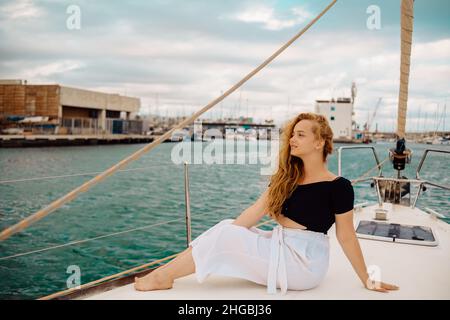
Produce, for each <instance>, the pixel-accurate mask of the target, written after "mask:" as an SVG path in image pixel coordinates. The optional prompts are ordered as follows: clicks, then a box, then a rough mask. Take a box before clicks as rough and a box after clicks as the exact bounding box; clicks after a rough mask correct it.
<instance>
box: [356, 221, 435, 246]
mask: <svg viewBox="0 0 450 320" xmlns="http://www.w3.org/2000/svg"><path fill="white" fill-rule="evenodd" d="M356 233H357V235H358V237H360V238H365V239H374V240H382V241H389V242H400V243H410V244H418V245H424V246H437V240H436V237H435V235H434V233H433V230H432V229H431V228H430V227H426V226H414V225H406V224H398V223H389V222H379V221H368V220H361V221H360V222H359V224H358V227H357V228H356Z"/></svg>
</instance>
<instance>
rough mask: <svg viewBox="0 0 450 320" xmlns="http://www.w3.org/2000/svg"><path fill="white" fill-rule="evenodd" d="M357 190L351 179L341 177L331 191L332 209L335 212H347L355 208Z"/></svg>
mask: <svg viewBox="0 0 450 320" xmlns="http://www.w3.org/2000/svg"><path fill="white" fill-rule="evenodd" d="M354 201H355V192H354V190H353V186H352V183H351V182H350V180H348V179H345V178H344V177H341V178H339V179H337V180H336V181H335V184H334V185H333V190H332V192H331V209H332V212H333V214H341V213H346V212H348V211H350V210H352V209H353V204H354Z"/></svg>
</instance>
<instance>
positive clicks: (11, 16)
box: [0, 0, 45, 20]
mask: <svg viewBox="0 0 450 320" xmlns="http://www.w3.org/2000/svg"><path fill="white" fill-rule="evenodd" d="M44 14H45V11H44V10H43V9H42V8H40V7H38V6H37V5H36V4H35V3H34V2H33V1H32V0H16V1H13V2H10V3H7V4H5V5H3V6H1V7H0V16H2V18H4V19H7V20H16V19H24V18H39V17H41V16H43V15H44Z"/></svg>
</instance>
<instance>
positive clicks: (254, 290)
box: [87, 204, 450, 300]
mask: <svg viewBox="0 0 450 320" xmlns="http://www.w3.org/2000/svg"><path fill="white" fill-rule="evenodd" d="M377 207H378V205H373V206H370V207H366V208H362V209H360V210H357V211H355V227H356V226H357V225H358V220H360V219H361V220H371V219H372V218H373V216H374V209H375V208H377ZM383 207H384V208H385V209H388V210H389V216H388V218H389V220H388V222H394V223H403V224H410V225H411V224H413V225H422V226H429V227H432V228H433V232H434V233H435V236H436V237H437V238H438V242H439V243H438V246H436V247H429V246H421V245H411V244H403V243H393V242H385V241H377V240H367V239H359V242H360V244H361V248H362V251H363V254H364V258H365V261H366V264H367V266H370V265H376V266H379V268H380V270H381V280H382V281H384V282H388V283H393V284H396V285H398V286H400V290H398V291H390V292H389V293H381V292H375V291H369V290H367V289H365V288H364V287H363V286H362V284H361V282H360V280H359V278H358V277H357V275H356V273H355V272H354V271H353V268H352V266H351V264H350V262H349V261H348V260H347V258H346V257H345V255H344V253H343V251H342V249H341V247H340V245H339V243H338V242H337V240H336V237H335V230H334V226H333V228H331V229H330V230H329V232H328V233H329V235H330V240H331V242H330V244H331V253H330V268H329V270H328V273H327V275H326V277H325V279H324V281H323V282H322V284H321V285H320V286H318V287H316V288H314V289H311V290H306V291H292V290H288V292H287V294H286V295H285V296H283V295H281V294H279V293H278V294H277V295H269V294H267V291H266V287H265V286H262V285H259V284H255V283H252V282H250V281H247V280H244V279H238V278H230V277H222V276H215V275H211V276H210V277H209V278H208V279H206V281H205V282H204V283H201V284H200V283H198V282H197V281H196V279H195V276H194V275H189V276H186V277H183V278H180V279H177V280H175V282H174V285H173V288H172V289H170V290H157V291H148V292H141V291H135V290H134V285H133V284H129V285H126V286H123V287H119V288H115V289H112V290H110V291H106V292H103V293H99V294H95V295H93V296H90V297H87V299H119V300H125V299H136V300H138V299H144V300H160V299H162V300H172V299H174V300H175V299H176V300H197V299H198V300H215V299H223V300H241V299H242V300H246V299H253V300H265V299H271V300H276V299H302V300H303V299H450V273H449V269H448V268H449V265H450V225H448V224H447V223H446V222H444V221H441V220H438V219H434V218H432V217H431V215H429V214H427V213H424V212H423V211H422V210H419V209H417V208H415V209H411V208H407V207H403V206H399V205H392V204H384V206H383ZM278 292H279V289H278Z"/></svg>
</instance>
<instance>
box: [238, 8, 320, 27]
mask: <svg viewBox="0 0 450 320" xmlns="http://www.w3.org/2000/svg"><path fill="white" fill-rule="evenodd" d="M290 12H291V14H290V17H285V18H284V19H283V18H282V17H277V14H276V12H275V9H274V8H272V7H269V6H264V5H258V6H256V7H253V6H252V7H248V8H246V9H243V10H242V11H240V12H237V13H235V14H232V15H230V16H229V19H234V20H237V21H241V22H245V23H257V24H261V25H262V26H263V28H264V29H267V30H282V29H285V28H290V27H293V26H296V25H299V24H301V23H303V22H304V21H306V20H307V19H309V18H311V17H312V15H311V13H310V12H308V11H307V10H306V9H304V8H302V7H294V8H291V9H290Z"/></svg>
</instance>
